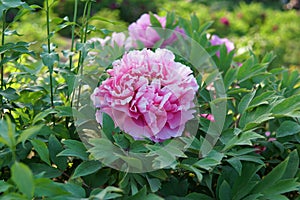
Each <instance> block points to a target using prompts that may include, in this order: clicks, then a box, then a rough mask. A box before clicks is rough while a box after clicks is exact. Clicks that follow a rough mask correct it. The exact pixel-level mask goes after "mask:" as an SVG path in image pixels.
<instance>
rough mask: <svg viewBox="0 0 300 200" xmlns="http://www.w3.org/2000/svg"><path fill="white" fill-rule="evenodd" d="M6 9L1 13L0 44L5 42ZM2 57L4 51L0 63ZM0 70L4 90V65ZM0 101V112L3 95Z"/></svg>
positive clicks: (0, 96)
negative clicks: (0, 30)
mask: <svg viewBox="0 0 300 200" xmlns="http://www.w3.org/2000/svg"><path fill="white" fill-rule="evenodd" d="M5 19H6V10H4V11H3V15H2V33H1V46H3V45H4V44H5V34H4V33H5V29H6V21H5ZM3 59H4V53H2V54H1V63H2V60H3ZM0 68H1V70H0V73H1V90H4V88H5V83H4V65H3V64H1V66H0ZM0 101H1V112H2V109H3V96H2V95H0Z"/></svg>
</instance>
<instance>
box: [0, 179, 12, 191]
mask: <svg viewBox="0 0 300 200" xmlns="http://www.w3.org/2000/svg"><path fill="white" fill-rule="evenodd" d="M11 187H12V185H11V184H9V183H7V182H5V181H4V180H0V193H2V192H6V191H7V190H8V189H9V188H11Z"/></svg>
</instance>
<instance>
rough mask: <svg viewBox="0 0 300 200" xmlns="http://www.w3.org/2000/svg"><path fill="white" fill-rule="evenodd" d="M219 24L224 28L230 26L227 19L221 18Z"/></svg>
mask: <svg viewBox="0 0 300 200" xmlns="http://www.w3.org/2000/svg"><path fill="white" fill-rule="evenodd" d="M220 22H221V23H222V24H224V25H225V26H229V25H230V23H229V20H228V19H227V17H222V18H221V19H220Z"/></svg>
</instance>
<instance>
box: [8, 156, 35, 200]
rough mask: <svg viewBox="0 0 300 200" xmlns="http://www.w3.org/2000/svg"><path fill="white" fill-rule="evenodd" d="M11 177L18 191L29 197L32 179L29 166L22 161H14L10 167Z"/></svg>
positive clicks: (32, 187)
mask: <svg viewBox="0 0 300 200" xmlns="http://www.w3.org/2000/svg"><path fill="white" fill-rule="evenodd" d="M11 178H12V180H13V181H14V182H15V184H16V185H17V187H18V189H19V191H20V192H22V193H23V194H25V195H26V196H27V197H28V198H29V199H31V198H32V197H33V192H34V180H33V176H32V172H31V171H30V169H29V167H27V166H26V165H25V164H23V163H19V162H15V163H14V164H13V166H12V167H11Z"/></svg>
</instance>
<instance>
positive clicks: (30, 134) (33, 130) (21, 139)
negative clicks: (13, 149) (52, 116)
mask: <svg viewBox="0 0 300 200" xmlns="http://www.w3.org/2000/svg"><path fill="white" fill-rule="evenodd" d="M42 127H43V125H38V126H33V127H30V128H27V129H26V130H24V131H22V132H21V134H20V135H19V137H18V139H17V143H20V142H22V145H23V147H24V143H25V141H26V140H28V139H29V138H31V137H33V136H34V135H36V134H37V133H38V132H39V131H40V130H41V128H42Z"/></svg>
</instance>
